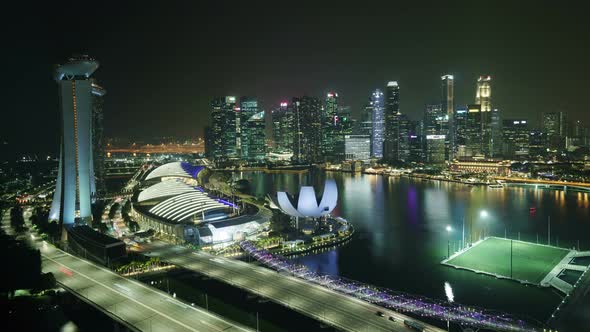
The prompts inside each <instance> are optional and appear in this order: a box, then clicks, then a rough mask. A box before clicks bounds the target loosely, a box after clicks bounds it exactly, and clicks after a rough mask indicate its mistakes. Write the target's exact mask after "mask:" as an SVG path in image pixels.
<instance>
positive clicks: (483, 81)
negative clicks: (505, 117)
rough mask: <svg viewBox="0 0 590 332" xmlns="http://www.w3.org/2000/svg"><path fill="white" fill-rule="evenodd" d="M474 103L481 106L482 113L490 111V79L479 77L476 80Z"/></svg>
mask: <svg viewBox="0 0 590 332" xmlns="http://www.w3.org/2000/svg"><path fill="white" fill-rule="evenodd" d="M475 103H476V104H479V105H481V111H482V112H483V113H486V112H491V111H492V77H491V76H480V77H479V78H478V79H477V91H476V93H475Z"/></svg>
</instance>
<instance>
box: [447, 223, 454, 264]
mask: <svg viewBox="0 0 590 332" xmlns="http://www.w3.org/2000/svg"><path fill="white" fill-rule="evenodd" d="M446 230H447V234H448V235H449V237H448V238H447V259H448V258H449V257H451V238H450V234H451V231H453V228H452V227H451V225H447V227H446Z"/></svg>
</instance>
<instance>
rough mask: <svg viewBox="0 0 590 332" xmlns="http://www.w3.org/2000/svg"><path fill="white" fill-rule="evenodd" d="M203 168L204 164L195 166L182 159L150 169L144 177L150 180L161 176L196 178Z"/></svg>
mask: <svg viewBox="0 0 590 332" xmlns="http://www.w3.org/2000/svg"><path fill="white" fill-rule="evenodd" d="M203 168H204V166H195V165H191V164H190V163H187V162H184V161H177V162H173V163H168V164H164V165H162V166H159V167H157V168H156V169H154V170H153V171H151V172H150V173H149V174H148V176H147V177H146V178H145V179H146V180H150V179H156V178H161V177H185V178H196V177H197V174H199V172H200V171H201V170H203Z"/></svg>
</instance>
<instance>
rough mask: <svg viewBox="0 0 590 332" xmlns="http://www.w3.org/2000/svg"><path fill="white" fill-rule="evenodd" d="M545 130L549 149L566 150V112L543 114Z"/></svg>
mask: <svg viewBox="0 0 590 332" xmlns="http://www.w3.org/2000/svg"><path fill="white" fill-rule="evenodd" d="M542 120H543V121H542V124H543V130H544V131H545V133H546V134H547V143H548V144H549V146H548V148H549V149H550V150H552V151H558V150H562V149H564V148H565V141H566V136H567V132H566V131H567V118H566V115H565V113H564V112H550V113H543V119H542Z"/></svg>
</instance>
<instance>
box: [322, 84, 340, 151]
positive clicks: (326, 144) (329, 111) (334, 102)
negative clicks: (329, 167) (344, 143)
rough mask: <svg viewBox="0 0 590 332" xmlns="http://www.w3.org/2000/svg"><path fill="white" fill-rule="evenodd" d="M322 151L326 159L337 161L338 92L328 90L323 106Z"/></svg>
mask: <svg viewBox="0 0 590 332" xmlns="http://www.w3.org/2000/svg"><path fill="white" fill-rule="evenodd" d="M322 118H323V125H322V151H323V155H324V157H325V158H326V160H328V161H331V162H337V152H336V150H337V146H336V145H337V144H338V143H337V141H338V121H339V119H338V94H337V93H336V92H329V93H328V94H327V95H326V100H325V104H324V108H323V114H322Z"/></svg>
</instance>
